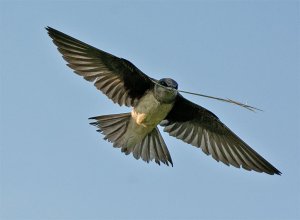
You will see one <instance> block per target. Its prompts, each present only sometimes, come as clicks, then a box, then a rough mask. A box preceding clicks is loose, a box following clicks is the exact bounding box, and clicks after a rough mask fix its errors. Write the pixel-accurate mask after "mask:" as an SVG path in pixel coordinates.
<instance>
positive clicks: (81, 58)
mask: <svg viewBox="0 0 300 220" xmlns="http://www.w3.org/2000/svg"><path fill="white" fill-rule="evenodd" d="M46 29H47V31H48V34H49V36H50V37H51V38H52V40H53V43H54V44H55V45H56V46H57V48H58V51H59V52H60V53H61V54H62V56H63V58H64V59H65V60H66V61H67V65H68V66H69V67H70V68H71V69H73V70H74V72H75V73H76V74H78V75H80V76H82V77H83V78H84V79H86V80H87V81H90V82H94V85H95V87H96V88H97V89H99V90H100V91H102V92H103V93H104V94H105V95H107V96H108V98H110V99H111V100H112V101H113V102H114V103H118V104H119V105H126V106H134V105H135V104H136V103H137V101H138V99H139V98H140V97H142V96H143V95H144V93H145V92H146V91H147V90H149V89H151V88H152V87H153V86H154V84H153V82H152V81H151V79H150V78H149V77H148V76H147V75H146V74H144V73H143V72H142V71H140V70H139V69H138V68H137V67H136V66H134V65H133V64H132V63H130V62H129V61H128V60H125V59H122V58H118V57H116V56H114V55H111V54H109V53H106V52H104V51H102V50H99V49H97V48H95V47H92V46H90V45H88V44H86V43H83V42H81V41H79V40H77V39H75V38H73V37H70V36H68V35H66V34H64V33H62V32H60V31H57V30H55V29H53V28H51V27H47V28H46ZM115 90H118V91H115ZM111 91H114V92H111ZM123 94H126V95H123Z"/></svg>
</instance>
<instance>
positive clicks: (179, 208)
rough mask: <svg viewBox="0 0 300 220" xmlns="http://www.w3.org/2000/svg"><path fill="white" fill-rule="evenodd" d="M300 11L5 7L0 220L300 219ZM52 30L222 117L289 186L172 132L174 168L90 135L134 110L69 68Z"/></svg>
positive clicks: (257, 4)
mask: <svg viewBox="0 0 300 220" xmlns="http://www.w3.org/2000/svg"><path fill="white" fill-rule="evenodd" d="M299 6H300V4H299V1H163V2H162V1H48V2H47V1H44V2H41V1H26V3H25V2H22V1H3V0H2V1H0V28H1V32H0V48H1V53H0V60H1V62H0V146H1V148H0V160H1V161H0V162H1V166H0V219H4V220H6V219H272V220H273V219H299V218H300V187H299V186H300V172H299V165H300V163H299V161H300V152H299V149H300V148H299V147H300V139H299V136H300V99H299V97H300V91H299V90H300V89H299V88H300V74H299V73H300V63H299V61H300V30H299V20H300V9H299V8H300V7H299ZM45 26H51V27H54V28H56V29H58V30H61V31H63V32H65V33H67V34H69V35H71V36H74V37H76V38H78V39H80V40H82V41H84V42H87V43H89V44H91V45H93V46H95V47H98V48H100V49H102V50H105V51H108V52H110V53H112V54H115V55H117V56H120V57H124V58H126V59H128V60H130V61H131V62H133V63H134V64H135V65H136V66H137V67H139V68H140V69H141V70H142V71H144V72H145V73H146V74H148V75H150V76H151V77H154V78H157V79H159V78H163V77H171V78H173V79H175V80H176V81H177V82H178V84H179V88H180V89H182V90H188V91H192V92H201V93H204V94H208V95H214V96H221V97H228V98H231V99H236V100H239V101H242V102H247V103H249V104H252V105H254V106H256V107H259V108H262V109H263V110H264V112H258V113H251V112H250V111H247V110H244V109H242V108H239V107H235V106H233V105H230V104H224V103H218V102H216V101H213V100H208V99H204V98H200V97H193V96H190V95H185V97H188V98H189V99H191V100H192V101H194V102H196V103H198V104H200V105H201V106H203V107H205V108H207V109H209V110H211V111H212V112H214V113H215V114H216V115H218V117H219V118H220V119H221V120H222V121H223V122H224V123H225V124H226V125H227V126H228V127H230V128H231V129H232V130H233V131H234V132H235V133H237V134H238V135H239V136H240V137H241V138H242V139H243V140H245V141H246V142H247V143H248V144H249V145H250V146H252V147H253V148H254V149H255V150H256V151H258V152H259V153H260V154H261V155H263V156H264V157H265V158H266V159H267V160H268V161H270V162H271V163H272V164H273V165H274V166H276V167H277V168H278V169H279V170H280V171H281V172H282V173H283V175H282V176H269V175H267V174H260V173H256V172H247V171H245V170H242V169H236V168H233V167H227V166H225V165H223V164H221V163H217V162H216V161H214V160H213V159H212V158H211V157H208V156H206V155H205V154H204V153H202V152H201V150H199V149H197V148H195V147H192V146H190V145H188V144H185V143H183V142H181V141H180V140H177V139H175V138H172V137H170V136H168V134H166V133H163V137H164V139H165V141H166V143H167V145H168V147H169V150H170V153H171V156H172V158H173V162H174V167H173V168H172V167H166V166H158V165H156V164H155V163H150V164H147V163H144V162H142V161H137V160H135V159H134V158H133V157H132V156H125V155H124V154H122V153H121V152H120V151H119V149H115V148H113V147H112V145H111V144H110V143H108V142H106V141H104V140H103V139H102V138H103V137H102V136H101V135H100V134H99V133H97V132H96V131H95V128H94V127H93V126H90V125H89V124H88V122H89V121H88V118H89V117H91V116H97V115H103V114H111V113H122V112H128V111H130V109H128V108H125V107H119V106H118V105H114V104H113V103H112V102H111V101H110V100H109V99H107V97H105V96H104V95H103V94H102V93H100V92H99V91H97V90H96V89H95V88H94V87H93V86H92V84H90V83H88V82H86V81H84V80H83V79H81V78H80V77H79V76H77V75H76V74H74V73H72V71H71V70H70V69H69V68H68V67H67V66H66V65H65V62H64V60H63V59H62V58H61V56H60V54H59V53H58V51H57V50H56V48H55V47H54V45H53V44H52V42H51V40H50V38H49V37H48V35H47V34H46V31H45V29H44V27H45Z"/></svg>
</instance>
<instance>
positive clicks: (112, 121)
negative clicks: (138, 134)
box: [89, 113, 173, 166]
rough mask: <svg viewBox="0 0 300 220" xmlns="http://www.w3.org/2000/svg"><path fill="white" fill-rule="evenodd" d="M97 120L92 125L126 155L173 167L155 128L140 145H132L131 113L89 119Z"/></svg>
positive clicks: (166, 149)
mask: <svg viewBox="0 0 300 220" xmlns="http://www.w3.org/2000/svg"><path fill="white" fill-rule="evenodd" d="M89 119H92V120H95V121H94V122H92V123H90V124H91V125H94V126H96V127H97V128H98V130H97V131H98V132H100V133H102V134H104V135H105V137H104V139H105V140H108V141H109V142H112V143H113V146H114V147H118V148H121V151H122V152H124V153H125V154H126V155H128V154H130V153H132V154H133V156H134V158H135V159H140V158H142V159H143V160H144V161H146V162H147V163H149V161H152V160H155V162H156V163H158V164H160V162H162V163H164V164H166V165H168V166H169V163H170V164H171V165H172V166H173V162H172V159H171V156H170V153H169V151H168V148H167V146H166V144H165V142H164V140H163V138H162V136H161V134H160V132H159V130H158V128H157V127H155V128H154V129H153V130H152V131H151V132H150V133H149V134H147V135H146V136H145V137H144V138H143V139H141V140H140V141H139V142H138V143H135V144H130V143H129V142H130V141H129V140H128V139H129V137H128V135H126V131H127V129H128V124H129V122H130V120H131V114H130V113H123V114H113V115H101V116H96V117H92V118H89Z"/></svg>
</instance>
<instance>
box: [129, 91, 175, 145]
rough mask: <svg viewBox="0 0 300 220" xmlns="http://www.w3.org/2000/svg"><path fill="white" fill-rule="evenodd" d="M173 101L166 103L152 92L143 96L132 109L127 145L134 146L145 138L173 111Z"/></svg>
mask: <svg viewBox="0 0 300 220" xmlns="http://www.w3.org/2000/svg"><path fill="white" fill-rule="evenodd" d="M173 105H174V104H173V103H171V104H164V103H160V102H159V101H157V99H155V97H154V96H153V93H152V92H149V93H148V94H146V95H145V96H144V97H142V98H141V99H140V100H139V102H138V104H137V105H136V107H135V108H134V109H132V111H131V120H130V122H129V124H128V128H127V131H126V134H125V137H126V139H127V141H126V142H127V144H126V145H127V146H134V145H135V144H137V143H139V142H140V141H142V140H143V139H144V137H145V136H146V135H147V134H148V133H149V132H151V131H152V130H153V129H154V128H155V127H156V125H158V124H159V123H160V122H161V121H162V120H163V119H164V118H165V117H166V116H167V115H168V113H169V112H170V111H171V109H172V107H173Z"/></svg>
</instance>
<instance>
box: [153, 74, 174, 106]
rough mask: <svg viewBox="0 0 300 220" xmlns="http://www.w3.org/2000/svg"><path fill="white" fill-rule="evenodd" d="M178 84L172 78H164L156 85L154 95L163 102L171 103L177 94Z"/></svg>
mask: <svg viewBox="0 0 300 220" xmlns="http://www.w3.org/2000/svg"><path fill="white" fill-rule="evenodd" d="M177 89H178V84H177V82H176V81H175V80H173V79H170V78H162V79H160V80H159V81H158V82H157V83H155V86H154V95H155V98H156V99H157V100H159V101H160V102H163V103H171V102H173V101H174V100H175V98H176V96H177V93H178V91H177Z"/></svg>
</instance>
